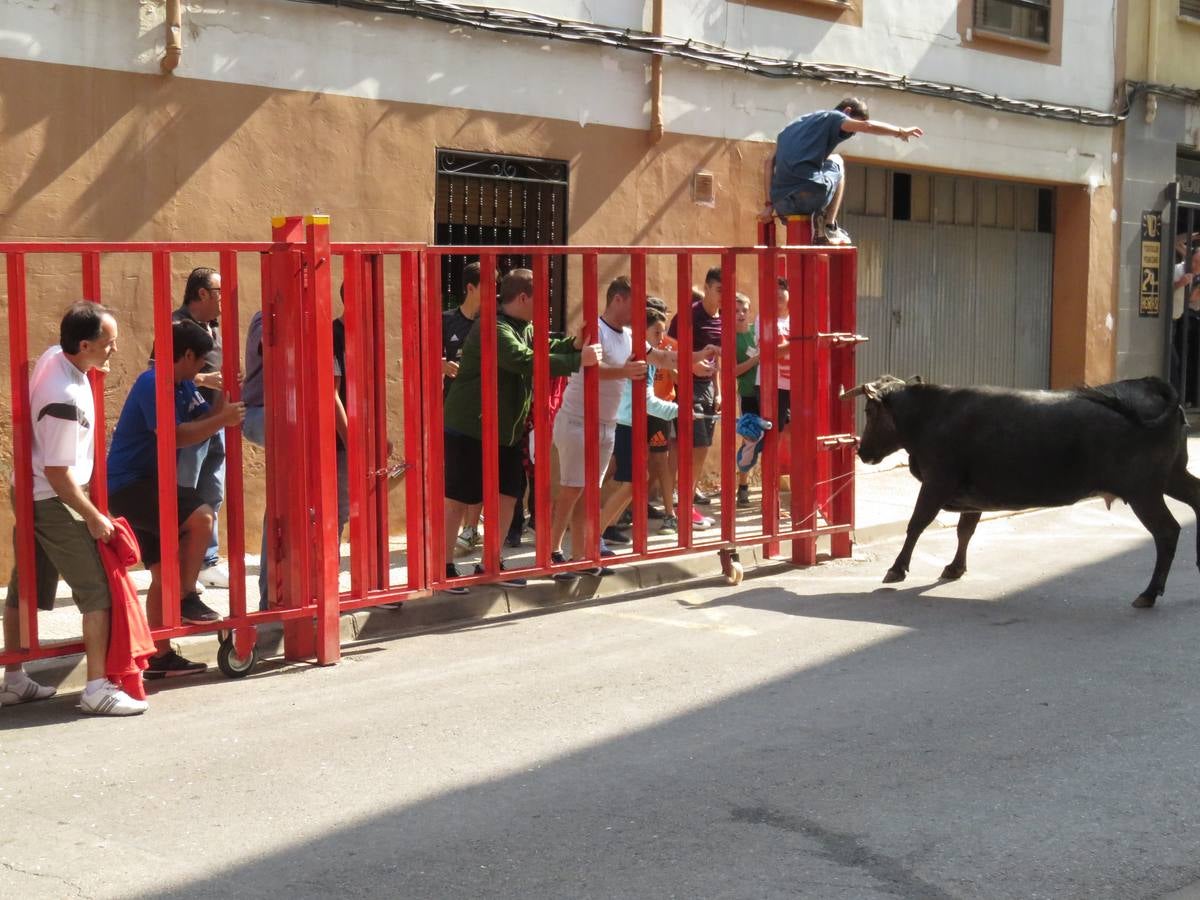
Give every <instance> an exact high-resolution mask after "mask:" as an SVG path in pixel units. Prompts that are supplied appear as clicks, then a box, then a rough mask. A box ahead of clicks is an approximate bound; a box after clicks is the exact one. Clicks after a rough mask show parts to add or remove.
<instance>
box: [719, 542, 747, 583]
mask: <svg viewBox="0 0 1200 900" xmlns="http://www.w3.org/2000/svg"><path fill="white" fill-rule="evenodd" d="M720 554H721V571H722V572H723V573H724V575H725V580H726V581H728V582H729V583H730V584H733V585H738V584H741V583H742V578H743V577H744V576H745V570H744V569H742V563H741V560H740V559H739V558H738V552H737V550H722V551H720Z"/></svg>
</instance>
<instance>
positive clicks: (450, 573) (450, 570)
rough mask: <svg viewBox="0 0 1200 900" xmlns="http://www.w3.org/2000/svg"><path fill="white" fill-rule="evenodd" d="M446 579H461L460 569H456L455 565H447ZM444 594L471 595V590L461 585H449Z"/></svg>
mask: <svg viewBox="0 0 1200 900" xmlns="http://www.w3.org/2000/svg"><path fill="white" fill-rule="evenodd" d="M446 577H447V578H458V577H459V575H458V569H456V568H455V567H454V563H446ZM442 593H443V594H469V593H471V589H470V588H468V587H464V586H463V585H461V584H453V585H448V586H447V587H444V588H442Z"/></svg>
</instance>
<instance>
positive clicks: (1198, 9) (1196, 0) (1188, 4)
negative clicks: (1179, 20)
mask: <svg viewBox="0 0 1200 900" xmlns="http://www.w3.org/2000/svg"><path fill="white" fill-rule="evenodd" d="M1179 14H1180V15H1181V16H1187V17H1188V18H1189V19H1200V0H1179Z"/></svg>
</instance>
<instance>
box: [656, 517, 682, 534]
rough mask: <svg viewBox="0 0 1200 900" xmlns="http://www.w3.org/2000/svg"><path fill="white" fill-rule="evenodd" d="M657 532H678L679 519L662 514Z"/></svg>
mask: <svg viewBox="0 0 1200 900" xmlns="http://www.w3.org/2000/svg"><path fill="white" fill-rule="evenodd" d="M658 533H659V534H678V533H679V520H678V519H677V518H675V517H674V516H663V520H662V524H661V525H659V526H658Z"/></svg>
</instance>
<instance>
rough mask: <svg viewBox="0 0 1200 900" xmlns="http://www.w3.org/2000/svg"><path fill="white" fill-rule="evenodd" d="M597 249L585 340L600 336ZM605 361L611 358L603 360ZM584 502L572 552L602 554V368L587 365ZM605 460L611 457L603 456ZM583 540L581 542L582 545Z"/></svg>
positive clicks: (589, 258)
mask: <svg viewBox="0 0 1200 900" xmlns="http://www.w3.org/2000/svg"><path fill="white" fill-rule="evenodd" d="M598 277H599V275H598V273H597V258H596V254H595V253H584V255H583V327H584V330H585V332H586V339H585V340H586V343H587V344H594V343H596V342H597V341H598V340H599V339H600V332H599V326H600V323H599V321H597V320H598V317H599V310H598V305H599V301H598V297H597V292H598V290H599V285H598V284H597V281H596V279H597V278H598ZM604 362H605V363H607V362H608V360H605V361H604ZM583 434H584V442H583V503H584V511H585V512H586V515H587V518H586V523H585V525H584V533H583V534H582V535H579V534H575V532H574V529H572V530H571V556H572V557H574V558H575V559H577V560H578V559H590V560H598V559H599V558H600V532H599V528H598V525H599V520H600V474H601V472H600V462H601V460H600V370H599V368H598V367H597V366H588V367H587V368H585V369H584V370H583ZM604 462H605V464H607V463H608V460H604ZM580 544H582V546H580Z"/></svg>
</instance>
